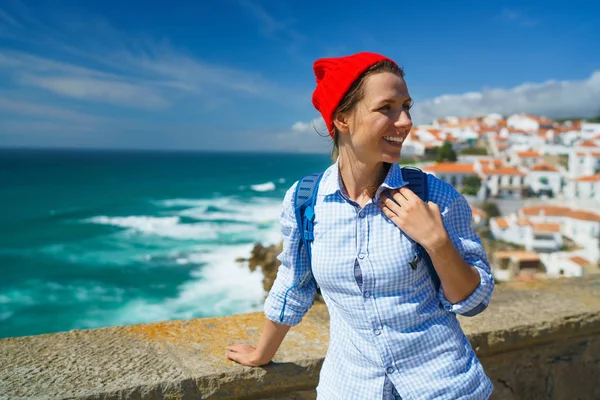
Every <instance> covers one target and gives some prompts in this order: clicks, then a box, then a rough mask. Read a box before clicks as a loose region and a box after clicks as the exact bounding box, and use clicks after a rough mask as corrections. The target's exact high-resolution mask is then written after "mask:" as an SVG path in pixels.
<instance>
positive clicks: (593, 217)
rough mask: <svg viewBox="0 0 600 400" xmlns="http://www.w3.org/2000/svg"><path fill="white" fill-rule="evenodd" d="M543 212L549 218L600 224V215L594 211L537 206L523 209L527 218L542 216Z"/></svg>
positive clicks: (522, 211)
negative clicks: (571, 219) (564, 218)
mask: <svg viewBox="0 0 600 400" xmlns="http://www.w3.org/2000/svg"><path fill="white" fill-rule="evenodd" d="M542 211H543V212H544V215H545V216H547V217H566V218H573V219H577V220H580V221H591V222H600V214H597V213H595V212H592V211H585V210H573V209H571V208H569V207H561V206H535V207H523V208H521V213H523V214H524V215H527V216H540V215H541V212H542Z"/></svg>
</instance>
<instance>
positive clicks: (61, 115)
mask: <svg viewBox="0 0 600 400" xmlns="http://www.w3.org/2000/svg"><path fill="white" fill-rule="evenodd" d="M0 112H6V113H10V114H20V115H25V116H28V117H38V118H49V119H58V120H62V121H68V122H71V123H72V122H75V123H82V124H90V123H96V122H98V121H99V120H100V119H99V118H97V117H93V116H91V115H86V114H82V113H78V112H75V111H71V110H68V109H64V108H59V107H54V106H48V105H45V104H37V103H32V102H26V101H18V100H15V99H10V100H8V99H3V98H0Z"/></svg>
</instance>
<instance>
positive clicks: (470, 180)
mask: <svg viewBox="0 0 600 400" xmlns="http://www.w3.org/2000/svg"><path fill="white" fill-rule="evenodd" d="M480 187H481V179H480V178H479V177H478V176H477V175H470V176H467V177H465V178H464V179H463V186H462V189H461V193H462V194H466V195H470V196H475V195H476V194H477V192H478V191H479V188H480Z"/></svg>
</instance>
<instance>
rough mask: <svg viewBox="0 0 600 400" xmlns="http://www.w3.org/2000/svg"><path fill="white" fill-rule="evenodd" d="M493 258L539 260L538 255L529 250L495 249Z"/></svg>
mask: <svg viewBox="0 0 600 400" xmlns="http://www.w3.org/2000/svg"><path fill="white" fill-rule="evenodd" d="M494 257H495V258H512V259H514V260H517V261H539V260H540V255H539V254H537V253H533V252H531V251H522V250H515V251H496V252H495V253H494Z"/></svg>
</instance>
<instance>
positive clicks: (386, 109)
mask: <svg viewBox="0 0 600 400" xmlns="http://www.w3.org/2000/svg"><path fill="white" fill-rule="evenodd" d="M389 109H390V105H389V104H386V105H384V106H383V107H381V108H379V111H388V110H389Z"/></svg>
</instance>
